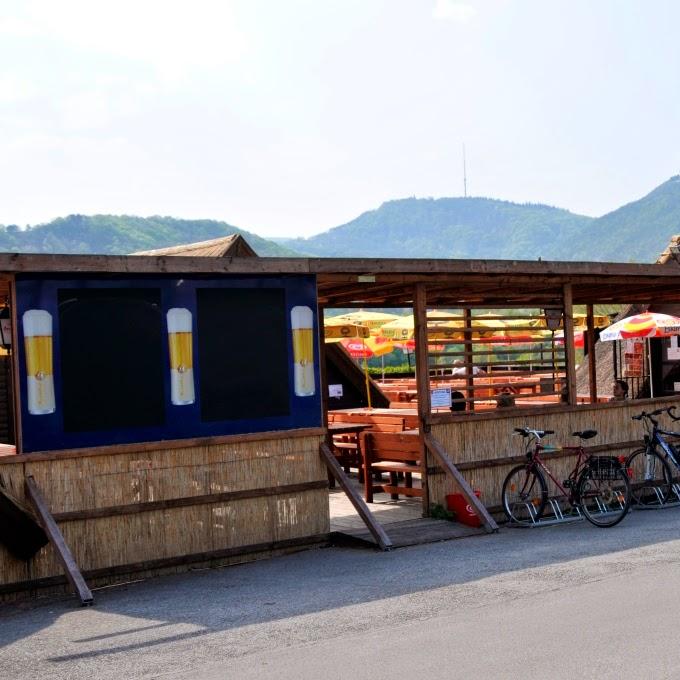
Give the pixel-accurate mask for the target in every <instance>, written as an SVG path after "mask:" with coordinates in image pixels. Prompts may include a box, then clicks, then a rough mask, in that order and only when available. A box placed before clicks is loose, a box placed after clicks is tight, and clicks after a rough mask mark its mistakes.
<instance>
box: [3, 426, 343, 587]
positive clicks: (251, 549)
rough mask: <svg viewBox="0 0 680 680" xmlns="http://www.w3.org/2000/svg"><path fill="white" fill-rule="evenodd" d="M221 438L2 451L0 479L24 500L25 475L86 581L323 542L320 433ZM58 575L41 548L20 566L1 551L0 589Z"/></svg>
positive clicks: (49, 552)
mask: <svg viewBox="0 0 680 680" xmlns="http://www.w3.org/2000/svg"><path fill="white" fill-rule="evenodd" d="M222 439H223V441H221V442H220V443H212V444H211V443H205V444H203V445H187V446H182V445H181V443H179V444H177V443H176V444H175V447H168V448H162V443H160V444H159V445H158V446H159V448H155V449H154V448H153V447H149V446H148V445H140V447H139V450H131V449H134V447H130V446H128V447H124V448H125V452H119V453H112V452H107V451H105V450H102V451H101V453H98V451H97V450H96V449H94V450H90V451H88V452H67V453H58V454H38V455H33V454H28V455H23V456H16V457H6V458H4V459H0V483H2V484H3V486H4V487H5V488H6V489H7V490H8V491H9V492H10V493H12V494H13V495H14V496H16V497H17V498H18V499H19V500H20V501H24V502H26V498H25V494H24V479H25V477H26V476H27V475H32V476H33V477H34V479H35V481H36V483H37V484H38V486H39V487H40V489H41V490H42V492H43V495H44V496H45V499H46V501H47V504H48V506H49V508H50V511H51V512H52V514H53V515H54V517H55V519H56V521H57V523H58V524H59V527H60V529H61V531H62V533H63V534H64V538H65V540H66V542H67V544H68V545H69V546H70V548H71V550H72V552H73V554H74V557H75V559H76V561H77V563H78V565H79V567H80V569H81V570H82V571H83V573H84V575H85V576H86V578H88V580H89V581H90V583H91V585H103V584H107V583H113V582H116V581H119V580H122V579H125V578H129V575H130V574H133V573H134V574H137V575H139V574H142V575H152V574H157V573H160V572H162V571H167V570H171V571H178V570H185V569H188V568H191V567H192V565H197V564H203V565H204V564H212V565H217V564H229V563H233V562H238V561H244V560H246V559H253V558H255V557H260V556H267V555H270V554H274V553H276V552H280V551H282V550H283V551H285V550H290V549H293V548H298V547H299V546H301V545H307V544H313V543H316V542H321V541H324V540H325V539H326V538H327V536H328V533H329V531H330V527H329V510H328V494H327V485H328V480H327V472H326V468H325V466H324V464H323V462H322V461H321V459H320V457H319V444H320V443H321V441H323V434H322V431H321V430H306V431H292V432H280V433H268V434H265V435H262V436H261V437H260V438H253V437H252V436H249V437H247V438H246V440H245V441H244V440H242V439H240V438H238V437H234V438H229V437H227V438H222ZM92 581H94V583H93V582H92ZM63 582H64V579H63V577H62V571H61V568H60V566H59V563H58V561H57V558H56V555H55V553H54V551H53V549H52V547H51V546H49V545H48V546H46V547H45V548H43V549H42V550H41V551H40V552H39V553H37V554H36V556H35V557H34V558H33V559H31V560H30V561H28V562H23V561H21V560H17V559H16V558H14V557H13V556H12V555H10V554H9V553H8V552H7V551H6V550H5V549H4V547H2V546H0V593H9V592H13V591H17V590H19V591H26V590H29V589H32V588H36V587H53V586H58V587H61V585H62V583H63Z"/></svg>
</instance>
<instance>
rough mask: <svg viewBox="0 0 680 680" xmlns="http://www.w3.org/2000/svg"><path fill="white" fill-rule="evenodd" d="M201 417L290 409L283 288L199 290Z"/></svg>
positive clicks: (284, 412) (221, 417)
mask: <svg viewBox="0 0 680 680" xmlns="http://www.w3.org/2000/svg"><path fill="white" fill-rule="evenodd" d="M196 298H197V311H198V315H197V316H198V318H197V328H198V358H199V366H200V401H201V419H202V420H203V421H204V422H210V421H217V420H242V419H244V420H245V419H248V420H251V419H252V420H254V419H257V418H267V417H273V416H285V415H288V414H289V413H290V405H289V393H290V390H289V367H288V337H287V323H286V304H285V302H286V301H285V294H284V291H283V290H282V289H280V288H198V289H197V291H196Z"/></svg>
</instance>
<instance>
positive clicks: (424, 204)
mask: <svg viewBox="0 0 680 680" xmlns="http://www.w3.org/2000/svg"><path fill="white" fill-rule="evenodd" d="M591 221H592V218H589V217H583V216H581V215H574V214H573V213H570V212H568V211H567V210H560V209H558V208H551V207H548V206H545V205H518V204H516V203H509V202H507V201H497V200H493V199H488V198H440V199H423V198H407V199H402V200H397V201H389V202H388V203H384V204H383V205H381V206H380V208H378V209H377V210H372V211H370V212H366V213H364V214H363V215H360V216H359V217H357V218H356V219H355V220H353V221H352V222H349V223H348V224H344V225H342V226H340V227H336V228H335V229H331V230H330V231H327V232H324V233H323V234H319V235H317V236H312V237H311V238H307V239H294V240H286V241H283V243H284V244H285V245H286V246H287V247H289V248H294V249H295V250H297V251H299V252H302V253H309V254H310V255H319V256H325V257H334V256H335V257H338V256H345V257H427V258H430V257H435V258H436V257H443V258H508V259H528V260H535V259H536V258H538V257H539V256H540V257H542V258H544V259H569V255H568V253H565V252H564V251H563V249H562V247H561V244H563V243H566V242H568V241H569V239H570V237H571V235H572V234H574V233H575V232H578V231H580V230H581V229H583V228H584V227H585V226H586V225H588V224H589V223H590V222H591Z"/></svg>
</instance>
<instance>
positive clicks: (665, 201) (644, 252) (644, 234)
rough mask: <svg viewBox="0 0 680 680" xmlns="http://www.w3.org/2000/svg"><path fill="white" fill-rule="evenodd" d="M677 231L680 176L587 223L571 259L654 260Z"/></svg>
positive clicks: (679, 226) (679, 224)
mask: <svg viewBox="0 0 680 680" xmlns="http://www.w3.org/2000/svg"><path fill="white" fill-rule="evenodd" d="M674 234H680V175H676V176H675V177H671V178H670V179H669V180H668V181H667V182H664V183H663V184H661V185H660V186H658V187H657V188H656V189H654V190H653V191H651V192H650V193H649V194H647V195H646V196H644V197H643V198H641V199H639V200H637V201H634V202H633V203H628V204H627V205H624V206H623V207H621V208H618V209H617V210H614V211H613V212H610V213H607V214H606V215H603V216H602V217H600V218H598V219H596V220H594V221H593V222H592V223H591V224H589V225H588V226H586V227H585V229H584V230H583V231H582V232H581V237H580V238H579V240H578V242H575V243H573V244H572V246H571V253H572V254H571V257H570V258H569V259H573V260H600V261H601V260H609V261H612V262H629V261H630V262H654V260H656V258H657V257H658V256H659V255H660V254H661V251H663V249H664V248H666V246H667V245H668V243H669V241H670V239H671V236H673V235H674Z"/></svg>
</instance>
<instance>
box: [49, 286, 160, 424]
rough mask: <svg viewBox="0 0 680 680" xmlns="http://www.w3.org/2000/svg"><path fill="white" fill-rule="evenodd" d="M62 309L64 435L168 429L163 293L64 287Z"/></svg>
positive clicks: (147, 289) (61, 346)
mask: <svg viewBox="0 0 680 680" xmlns="http://www.w3.org/2000/svg"><path fill="white" fill-rule="evenodd" d="M58 303H59V346H60V353H59V354H60V361H61V375H62V398H63V406H64V430H65V431H66V432H87V431H95V430H111V429H119V428H131V427H148V426H158V425H162V424H163V423H164V422H165V406H164V383H163V375H164V374H163V361H164V356H165V354H164V349H165V344H167V335H166V334H164V332H163V324H162V316H161V308H160V290H159V289H156V288H141V289H132V288H95V289H92V288H90V289H66V288H63V289H59V291H58ZM164 341H165V344H164Z"/></svg>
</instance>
